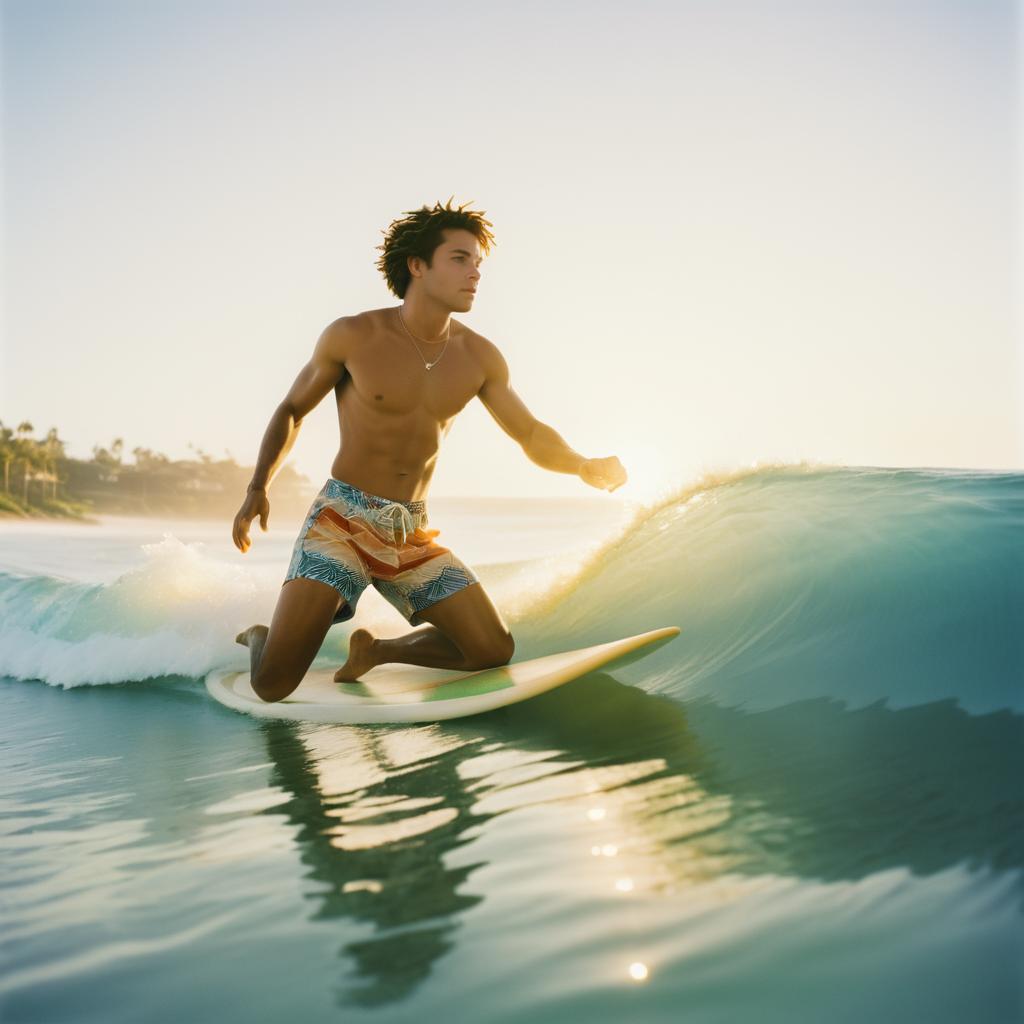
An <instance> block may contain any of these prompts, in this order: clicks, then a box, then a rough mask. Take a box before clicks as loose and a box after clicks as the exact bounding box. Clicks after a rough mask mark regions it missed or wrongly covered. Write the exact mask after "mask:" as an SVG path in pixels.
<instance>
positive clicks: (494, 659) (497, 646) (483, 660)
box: [471, 633, 516, 669]
mask: <svg viewBox="0 0 1024 1024" xmlns="http://www.w3.org/2000/svg"><path fill="white" fill-rule="evenodd" d="M515 650H516V642H515V640H513V639H512V634H511V633H508V634H506V636H505V637H503V638H502V639H501V640H498V641H496V642H495V643H493V644H491V645H489V646H488V647H487V649H486V650H485V651H481V652H480V654H479V655H477V656H476V657H474V658H472V659H471V661H472V667H473V668H474V669H482V668H500V667H501V666H502V665H507V664H508V663H509V662H510V661H511V660H512V655H513V654H515Z"/></svg>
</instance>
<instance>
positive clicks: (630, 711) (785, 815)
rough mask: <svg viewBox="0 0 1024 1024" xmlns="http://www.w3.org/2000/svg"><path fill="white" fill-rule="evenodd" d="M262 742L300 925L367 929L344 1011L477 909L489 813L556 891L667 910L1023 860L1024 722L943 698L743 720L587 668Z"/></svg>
mask: <svg viewBox="0 0 1024 1024" xmlns="http://www.w3.org/2000/svg"><path fill="white" fill-rule="evenodd" d="M262 729H263V736H264V740H265V743H266V748H267V753H268V755H269V758H270V760H271V762H272V763H273V766H274V768H273V771H272V775H271V781H272V784H273V785H274V786H276V787H280V789H281V790H282V791H283V793H285V794H288V798H287V799H285V800H284V801H283V802H275V803H274V804H273V806H268V807H267V808H266V809H265V810H264V811H262V812H257V813H264V814H269V815H274V816H278V815H280V814H282V813H284V814H286V815H287V817H288V820H289V821H290V822H291V823H292V824H293V825H295V826H296V827H297V828H296V830H295V832H294V837H295V841H296V842H297V843H298V845H299V848H300V850H301V857H302V861H303V863H304V864H305V865H306V866H307V867H308V877H309V878H311V879H314V880H316V881H317V882H321V883H324V886H323V888H322V889H319V890H318V891H316V892H315V894H313V895H311V896H310V897H309V898H310V899H311V900H313V902H314V903H315V908H314V910H313V915H312V916H313V919H316V920H323V919H329V918H336V917H349V918H352V919H353V920H355V921H359V922H363V923H369V924H371V925H372V926H373V929H374V932H373V934H372V935H371V936H370V937H368V938H362V939H360V940H359V941H356V942H352V941H348V942H345V943H344V944H343V945H341V946H340V948H339V949H338V955H339V957H340V958H341V959H342V960H343V961H345V962H346V966H345V967H344V968H342V973H341V977H339V979H338V986H337V990H336V991H337V993H338V1000H339V1002H341V1003H356V1004H359V1005H363V1006H377V1005H381V1004H384V1003H389V1002H395V1001H400V1000H403V999H405V998H407V997H408V996H409V995H410V994H411V993H412V992H413V991H414V990H415V989H416V987H417V986H418V985H419V984H420V983H421V982H422V981H423V980H424V979H425V978H426V977H427V976H428V975H429V974H430V972H431V969H432V966H433V965H434V964H435V963H436V962H437V960H438V959H439V958H441V957H442V956H444V955H445V954H446V953H447V952H448V951H449V950H450V949H451V948H452V946H453V943H454V942H455V941H456V935H457V930H458V927H459V919H460V916H461V915H463V914H464V913H466V912H467V911H469V910H471V909H473V908H474V907H476V906H477V905H478V904H479V903H480V902H481V901H482V899H483V898H484V897H483V896H482V895H480V894H479V891H478V892H476V893H474V892H473V883H472V876H473V874H474V872H476V871H477V870H479V869H480V868H483V867H485V866H487V864H486V861H483V860H474V859H473V858H472V857H470V858H469V860H468V862H467V861H466V858H459V861H458V866H450V865H449V864H448V863H447V861H448V859H449V855H450V854H451V853H452V852H453V851H454V850H456V849H457V848H459V847H461V846H466V845H469V846H472V844H473V842H474V840H475V837H477V836H479V835H480V834H481V833H482V831H483V830H484V829H485V828H486V827H489V826H490V824H493V823H494V822H495V821H496V820H497V819H498V818H500V817H501V816H504V815H519V816H521V817H522V819H523V820H522V823H521V826H520V828H521V831H523V832H524V833H527V834H528V833H529V830H530V829H531V828H532V829H539V828H543V829H545V830H548V832H549V834H559V835H560V837H561V841H562V843H563V847H564V864H565V871H564V872H563V873H560V874H559V880H560V882H561V886H562V889H561V891H562V892H563V893H564V896H565V898H566V899H567V900H572V901H577V902H579V901H586V900H597V899H604V898H607V897H609V896H613V895H614V896H618V897H621V898H623V899H626V900H629V899H630V898H631V895H633V894H637V895H639V894H648V895H649V894H652V893H655V894H664V895H665V896H666V897H669V896H671V895H673V894H674V895H675V896H676V897H678V896H679V894H687V893H688V892H691V891H692V892H696V887H697V886H698V885H699V884H700V883H706V882H710V881H713V880H716V879H717V880H720V881H721V882H722V883H723V884H720V885H718V886H717V887H716V888H715V898H716V899H729V898H730V897H729V892H730V883H729V880H730V879H732V880H733V882H732V885H733V887H734V891H735V893H736V894H737V895H739V894H742V893H743V892H744V891H746V888H747V886H746V884H745V883H744V882H743V879H744V878H749V879H754V878H756V877H758V876H766V875H774V876H778V875H790V876H797V877H799V878H802V879H816V880H822V881H838V880H857V879H861V878H864V877H866V876H868V875H871V874H874V873H877V872H881V871H884V870H886V869H890V868H894V867H905V868H908V869H910V870H911V871H912V872H914V873H916V874H921V875H927V874H931V873H934V872H939V871H942V870H944V869H946V868H950V867H952V866H955V865H957V864H962V863H966V864H967V865H969V866H971V867H989V868H993V869H996V870H1007V869H1019V868H1021V867H1022V866H1024V840H1022V835H1021V832H1020V830H1019V829H1018V828H1016V827H1015V826H1014V822H1015V821H1018V820H1019V813H1020V808H1021V783H1020V781H1019V780H1020V779H1022V778H1024V743H1022V742H1021V741H1022V739H1024V720H1022V719H1021V718H1020V717H1016V716H1014V715H1012V714H1010V713H1008V712H1001V713H997V714H991V715H986V716H983V717H970V716H968V715H967V714H965V713H964V712H963V711H961V710H958V709H957V707H956V706H955V704H954V703H953V702H943V703H937V704H932V705H928V706H923V707H915V708H909V709H904V710H891V709H888V708H887V707H885V706H884V704H881V703H879V704H876V705H873V706H871V707H868V708H865V709H861V710H856V711H847V710H844V707H843V706H842V705H841V704H840V703H838V702H836V701H829V700H811V701H804V702H800V703H797V704H793V705H789V706H788V707H784V708H780V709H777V710H774V711H770V712H764V713H758V714H747V713H745V712H743V711H742V710H736V709H725V708H721V707H717V706H715V705H714V704H713V703H711V702H698V703H694V704H689V705H685V706H680V705H679V704H677V703H675V702H673V701H671V700H669V699H667V698H661V697H652V696H649V695H647V694H644V693H643V692H642V691H639V690H636V689H634V688H632V687H627V686H622V685H620V684H619V683H618V682H617V681H616V680H615V679H614V678H613V677H612V676H610V675H608V674H602V673H595V674H592V675H590V676H588V677H587V678H586V679H585V680H581V681H579V682H577V683H573V684H570V685H568V686H566V687H563V688H561V689H560V690H557V691H554V692H552V693H550V694H548V695H545V696H544V697H541V698H538V699H536V700H533V701H530V702H528V703H527V704H524V705H518V706H513V707H510V708H506V709H503V710H501V711H498V712H494V713H491V714H489V715H486V716H481V717H478V718H476V719H467V720H463V721H458V722H449V723H445V724H444V725H443V726H442V725H431V726H424V727H419V728H408V729H406V728H402V729H393V728H386V729H359V730H348V729H338V728H335V727H312V726H300V725H295V724H292V723H284V722H266V723H263V724H262ZM505 852H506V853H507V855H508V856H509V857H510V858H516V857H517V856H518V851H516V850H514V849H509V850H506V851H505ZM523 855H525V856H528V855H529V854H528V851H526V850H524V851H523ZM539 870H545V871H550V870H551V865H550V863H546V864H545V865H543V866H542V867H540V868H539ZM1017 898H1018V899H1019V898H1020V892H1019V891H1018V894H1017ZM628 969H629V973H630V976H631V977H633V978H634V979H635V980H642V979H643V978H646V976H647V968H646V966H645V965H644V964H642V963H634V964H630V965H629V968H628Z"/></svg>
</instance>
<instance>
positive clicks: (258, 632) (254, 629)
mask: <svg viewBox="0 0 1024 1024" xmlns="http://www.w3.org/2000/svg"><path fill="white" fill-rule="evenodd" d="M269 632H270V630H269V629H268V628H267V627H266V626H250V627H249V628H248V629H243V630H242V632H241V633H239V634H238V636H236V637H235V643H236V644H241V645H242V646H243V647H248V648H249V674H250V675H252V673H254V672H255V671H256V667H257V666H258V665H259V663H260V658H262V657H263V648H264V647H265V646H266V643H267V634H268V633H269Z"/></svg>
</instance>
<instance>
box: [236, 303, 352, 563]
mask: <svg viewBox="0 0 1024 1024" xmlns="http://www.w3.org/2000/svg"><path fill="white" fill-rule="evenodd" d="M354 330H355V328H354V324H353V319H352V318H351V317H341V318H340V319H338V320H335V321H334V322H333V323H331V324H328V325H327V327H326V328H324V331H323V333H322V334H321V335H320V337H319V339H318V340H317V343H316V348H315V349H314V350H313V355H312V357H311V358H310V360H309V362H308V363H307V364H306V365H305V366H304V367H303V368H302V369H301V370H300V371H299V375H298V377H296V378H295V383H294V384H292V386H291V389H290V390H289V392H288V394H287V395H286V396H285V398H284V401H282V402H281V404H280V405H279V406H278V407H277V408H276V409H275V410H274V415H273V416H271V418H270V423H269V424H268V425H267V429H266V433H265V434H264V435H263V442H262V444H261V445H260V453H259V456H258V458H257V460H256V469H255V470H254V472H253V476H252V482H251V483H250V484H249V487H248V489H247V493H246V496H245V501H244V502H243V503H242V507H241V509H240V510H239V512H238V515H237V516H235V523H234V528H233V530H232V539H233V540H234V542H235V547H237V548H238V549H239V551H241V552H243V553H245V552H246V551H247V550H248V549H249V545H250V543H251V542H250V540H249V524H250V523H251V522H252V520H253V519H255V518H256V516H257V515H258V516H259V517H260V525H261V527H262V528H263V529H264V530H266V529H267V521H268V517H269V514H270V503H269V502H268V500H267V487H268V486H269V484H270V481H271V480H272V479H273V477H274V474H275V473H276V472H277V470H278V467H279V466H280V465H281V463H282V462H283V461H284V458H285V456H287V454H288V452H289V451H291V448H292V445H293V444H295V439H296V438H297V437H298V435H299V427H300V426H301V425H302V420H303V419H304V418H305V417H306V416H307V415H308V414H309V413H310V412H311V411H312V410H313V409H315V408H316V407H317V405H319V404H320V401H321V400H322V399H323V397H324V395H326V394H327V393H328V392H329V391H331V390H333V388H334V386H335V385H336V384H337V383H338V381H339V380H341V377H342V374H344V372H345V359H346V357H347V356H348V354H349V352H350V350H351V345H352V341H353V334H354Z"/></svg>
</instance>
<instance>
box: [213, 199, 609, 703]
mask: <svg viewBox="0 0 1024 1024" xmlns="http://www.w3.org/2000/svg"><path fill="white" fill-rule="evenodd" d="M490 228H491V223H490V221H488V220H485V219H484V217H483V215H482V214H481V213H479V212H477V211H473V210H469V209H466V207H465V206H459V207H452V205H451V200H450V199H449V200H448V202H447V203H446V204H445V205H444V206H442V205H441V204H440V203H435V205H434V207H433V209H430V208H428V207H426V206H424V207H422V208H420V209H419V210H415V211H410V212H409V213H408V214H407V215H406V216H405V217H404V218H403V219H400V220H396V221H394V222H392V224H391V225H390V228H389V230H388V231H387V233H386V235H385V240H384V244H383V245H381V246H379V248H380V249H381V251H382V255H381V257H380V258H379V260H378V261H377V266H378V267H379V269H380V270H381V272H382V273H383V274H384V277H385V279H386V280H387V284H388V288H389V289H390V290H391V292H392V293H393V294H394V295H396V296H397V297H398V298H399V299H401V300H402V304H401V305H400V306H389V307H387V308H385V309H374V310H368V311H366V312H364V313H358V314H356V315H355V316H345V317H341V318H339V319H338V320H335V321H334V322H333V323H331V324H328V325H327V327H326V328H325V329H324V331H323V333H322V334H321V335H320V338H319V340H318V341H317V343H316V347H315V349H314V351H313V355H312V358H311V359H310V361H309V363H308V364H307V365H306V366H305V367H304V368H303V369H302V371H301V372H300V373H299V375H298V377H297V378H296V379H295V383H294V384H293V385H292V387H291V390H290V391H289V392H288V394H287V395H286V396H285V399H284V401H283V402H282V403H281V404H280V405H279V406H278V407H277V409H276V411H275V412H274V415H273V416H272V417H271V420H270V424H269V426H268V427H267V431H266V434H265V435H264V437H263V443H262V445H261V446H260V452H259V458H258V461H257V463H256V469H255V472H254V474H253V479H252V483H250V484H249V488H248V491H247V492H246V496H245V500H244V502H243V503H242V507H241V508H240V509H239V511H238V515H236V516H235V521H234V526H233V529H232V539H233V540H234V543H235V546H236V547H237V548H238V549H239V551H241V552H242V553H243V554H244V553H245V552H246V551H248V550H249V546H250V544H251V543H252V542H251V541H250V540H249V525H250V523H251V522H252V521H253V520H254V519H255V518H257V517H259V520H260V525H261V527H262V529H263V530H264V531H265V530H266V529H267V523H268V519H269V515H270V502H269V501H268V500H267V487H268V485H269V484H270V480H271V478H272V477H273V475H274V473H275V472H276V471H277V469H278V467H279V466H280V465H281V462H282V461H283V459H284V458H285V456H286V455H287V454H288V452H289V451H290V450H291V448H292V445H293V444H294V443H295V439H296V437H297V436H298V432H299V427H300V426H301V424H302V420H303V418H304V417H305V416H307V415H308V414H309V413H310V411H311V410H312V409H314V408H315V407H316V406H317V405H318V404H319V402H320V400H321V399H322V398H323V397H324V396H325V395H326V394H327V393H328V392H329V391H331V390H332V389H333V391H334V396H335V400H336V402H337V406H338V421H339V426H340V429H341V447H340V448H339V450H338V454H337V455H336V456H335V458H334V463H333V465H332V466H331V476H330V478H329V479H328V481H327V483H326V484H325V485H324V487H323V489H322V490H321V492H320V494H319V495H318V496H317V498H316V500H315V501H314V502H313V505H312V506H311V508H310V510H309V514H308V515H307V517H306V520H305V523H304V524H303V527H302V529H301V530H300V532H299V536H298V539H297V540H296V542H295V546H294V549H293V552H292V558H291V563H290V565H289V567H288V572H287V575H286V577H285V581H284V583H283V584H282V587H281V590H280V593H279V596H278V599H277V607H276V608H275V609H274V616H273V619H272V620H271V623H270V627H269V629H268V627H267V626H263V625H256V626H250V627H249V628H248V629H246V630H244V631H243V632H241V633H239V634H238V636H237V637H236V640H237V642H238V643H240V644H242V645H244V646H247V647H248V648H249V652H250V669H251V681H252V688H253V690H254V691H255V692H256V693H257V694H258V695H259V697H261V698H262V699H263V700H264V701H277V700H281V699H282V698H284V697H287V696H288V694H290V693H291V692H292V691H293V690H294V689H295V688H296V687H297V686H298V685H299V683H300V682H301V681H302V678H303V676H304V675H305V674H306V671H307V669H308V668H309V666H310V665H311V664H312V662H313V659H314V658H315V657H316V654H317V652H318V651H319V649H320V645H321V644H322V642H323V639H324V637H325V636H326V634H327V630H328V629H329V628H330V627H331V625H333V624H334V623H336V622H344V621H346V620H348V619H351V618H352V617H353V615H354V614H355V604H356V601H357V600H358V599H359V595H360V594H361V593H362V591H363V590H364V589H365V588H366V587H367V586H368V585H370V584H372V585H373V586H374V587H375V588H376V589H377V590H378V591H379V592H380V593H381V594H382V596H383V597H384V598H385V599H386V600H388V601H389V602H390V603H391V604H392V605H393V606H394V607H395V608H397V609H398V611H399V612H400V613H401V614H402V616H403V617H404V618H405V619H406V621H408V622H409V624H410V625H414V626H418V625H421V624H422V623H424V622H425V623H428V625H427V627H426V628H425V629H418V630H415V631H414V632H411V633H408V634H406V635H405V636H401V637H398V638H395V639H392V640H386V639H378V638H376V637H374V636H373V635H372V634H371V633H370V632H369V631H368V630H366V629H357V630H355V631H354V632H353V633H352V635H351V637H350V638H349V652H348V660H347V661H346V662H345V664H344V665H342V667H341V668H340V669H338V671H337V673H336V674H335V677H334V678H335V679H336V680H337V681H339V682H352V681H355V680H357V679H358V678H359V677H360V676H361V675H363V674H364V673H365V672H367V671H369V670H370V669H371V668H373V667H374V666H375V665H380V664H383V663H385V662H404V663H405V664H409V665H429V666H433V667H436V668H445V669H457V670H465V671H472V670H476V669H482V668H488V667H491V666H495V665H504V664H507V663H508V661H509V660H510V659H511V657H512V653H513V650H514V649H515V642H514V641H513V638H512V634H511V633H510V632H509V629H508V626H506V624H505V623H504V621H503V620H502V618H501V616H500V615H499V613H498V611H497V609H496V608H495V607H494V605H493V604H492V603H491V600H490V598H489V597H488V596H487V593H486V592H485V591H484V588H483V587H482V586H481V585H480V582H479V580H478V579H477V577H476V575H475V573H474V572H473V570H472V569H470V568H469V567H468V566H467V565H466V564H465V563H463V562H462V561H460V560H459V559H458V557H457V556H456V555H455V554H453V552H451V551H450V550H449V549H448V548H445V547H442V546H441V545H440V544H438V543H437V541H436V537H437V536H438V534H439V531H438V530H435V529H429V528H428V527H427V511H426V496H427V491H428V489H429V487H430V480H431V477H432V476H433V474H434V468H435V466H436V465H437V457H438V454H439V451H440V447H441V440H442V438H444V437H445V436H446V435H447V433H448V431H449V429H450V428H451V425H452V422H453V421H454V419H455V416H456V415H457V414H458V412H459V411H460V410H461V409H462V408H463V407H464V406H465V405H466V403H467V402H469V401H470V400H471V399H473V398H479V399H480V401H481V402H483V404H484V406H485V407H486V409H487V410H488V412H490V414H491V415H492V416H493V417H494V419H495V420H496V421H497V423H498V425H499V426H500V427H501V428H502V430H504V431H505V433H507V434H508V435H509V436H510V437H512V438H513V439H514V440H515V441H517V442H518V443H519V444H520V445H521V446H522V448H523V451H524V452H525V453H526V455H527V456H528V457H529V458H530V459H531V460H532V461H533V462H535V463H536V464H537V465H538V466H541V467H543V468H544V469H549V470H552V471H554V472H556V473H572V474H574V475H576V476H579V477H580V479H581V480H583V481H584V482H585V483H587V484H590V485H591V486H592V487H597V488H599V489H601V490H608V491H614V490H615V489H616V488H618V487H620V486H621V485H622V484H623V483H624V482H625V480H626V472H625V470H624V469H623V467H622V464H621V462H620V461H619V460H618V458H616V457H615V456H610V457H608V458H600V459H587V458H584V457H583V456H582V455H579V454H578V453H577V452H575V451H573V450H572V449H571V448H570V447H569V446H568V445H567V444H566V443H565V441H564V440H563V439H562V437H561V436H560V435H559V434H558V433H557V432H556V431H555V430H554V429H552V428H551V427H549V426H547V425H546V424H544V423H541V422H540V421H539V420H537V419H535V418H534V416H533V415H532V414H531V413H530V411H529V409H527V407H526V406H525V405H524V404H523V401H522V399H520V397H519V396H518V395H517V394H516V393H515V391H513V390H512V386H511V384H510V382H509V370H508V365H507V364H506V362H505V359H504V357H503V356H502V354H501V352H500V351H499V350H498V348H497V346H495V345H494V344H492V343H491V342H490V341H488V340H487V339H486V338H484V337H483V336H482V335H480V334H477V333H476V332H475V331H472V330H470V329H469V328H468V327H466V326H464V325H463V324H461V323H459V322H458V321H455V320H452V319H451V314H452V313H466V312H468V311H469V310H470V309H471V308H472V306H473V298H474V296H475V293H476V289H477V285H478V284H479V281H480V264H481V262H482V261H483V256H484V255H485V254H487V253H488V252H489V251H490V248H491V246H492V244H493V242H494V236H493V234H492V233H491V231H490Z"/></svg>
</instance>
